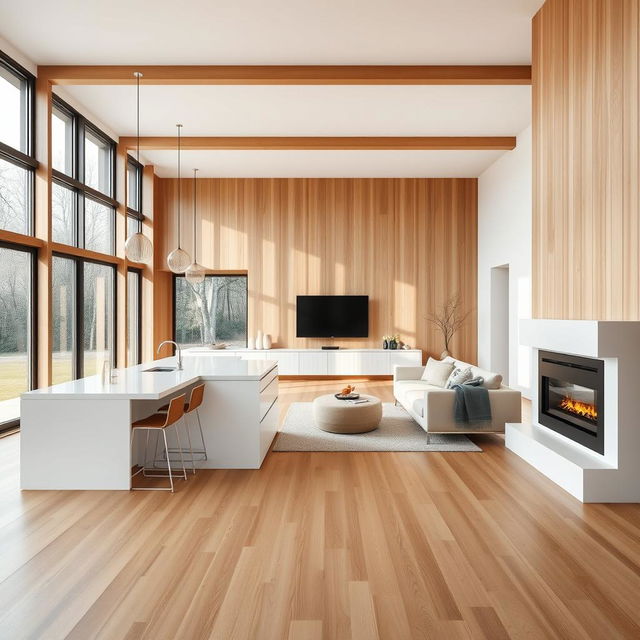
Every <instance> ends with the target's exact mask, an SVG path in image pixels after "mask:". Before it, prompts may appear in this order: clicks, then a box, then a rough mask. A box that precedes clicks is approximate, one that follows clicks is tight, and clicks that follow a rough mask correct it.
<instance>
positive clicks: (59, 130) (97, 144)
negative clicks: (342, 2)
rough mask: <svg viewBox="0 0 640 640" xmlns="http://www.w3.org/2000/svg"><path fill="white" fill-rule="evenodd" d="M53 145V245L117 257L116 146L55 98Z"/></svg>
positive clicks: (78, 114) (52, 120)
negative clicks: (57, 243)
mask: <svg viewBox="0 0 640 640" xmlns="http://www.w3.org/2000/svg"><path fill="white" fill-rule="evenodd" d="M51 143H52V152H51V153H52V166H53V172H52V173H53V185H52V196H51V199H52V239H53V241H54V242H59V243H62V244H67V245H71V246H75V247H80V248H82V249H87V250H89V251H95V252H97V253H104V254H108V255H113V254H114V252H115V209H116V206H117V204H118V203H117V202H116V200H115V198H114V196H115V180H114V175H115V142H114V141H113V140H111V139H110V138H109V137H108V136H107V135H106V134H104V133H102V132H101V131H100V130H99V129H98V128H97V127H95V126H94V125H93V124H91V123H90V122H89V121H88V120H86V119H85V118H84V117H83V116H82V115H81V114H80V113H78V112H77V111H75V110H74V109H73V108H72V107H70V106H69V105H68V104H66V103H65V102H63V101H62V100H60V99H59V98H57V97H56V98H55V99H54V104H53V113H52V117H51Z"/></svg>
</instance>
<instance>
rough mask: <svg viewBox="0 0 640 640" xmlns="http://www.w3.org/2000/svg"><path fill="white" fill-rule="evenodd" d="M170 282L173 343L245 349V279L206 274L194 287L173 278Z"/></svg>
mask: <svg viewBox="0 0 640 640" xmlns="http://www.w3.org/2000/svg"><path fill="white" fill-rule="evenodd" d="M174 283H175V284H174V324H173V326H174V327H175V340H176V342H178V343H180V344H186V345H195V344H210V343H213V342H226V343H227V344H230V345H234V346H242V347H246V346H247V276H245V275H207V276H206V277H205V280H204V282H203V283H202V284H197V285H192V284H190V283H189V282H188V281H187V279H186V278H185V277H184V276H176V277H175V279H174Z"/></svg>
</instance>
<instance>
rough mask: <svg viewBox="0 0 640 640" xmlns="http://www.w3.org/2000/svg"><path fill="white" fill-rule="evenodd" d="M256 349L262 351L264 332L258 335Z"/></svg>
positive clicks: (259, 332)
mask: <svg viewBox="0 0 640 640" xmlns="http://www.w3.org/2000/svg"><path fill="white" fill-rule="evenodd" d="M256 349H262V331H258V334H257V335H256Z"/></svg>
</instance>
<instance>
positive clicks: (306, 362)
mask: <svg viewBox="0 0 640 640" xmlns="http://www.w3.org/2000/svg"><path fill="white" fill-rule="evenodd" d="M327 367H328V362H327V354H326V353H322V352H319V351H310V352H308V353H305V352H304V351H301V352H300V369H299V372H300V373H299V375H301V376H326V375H327V374H328V368H327Z"/></svg>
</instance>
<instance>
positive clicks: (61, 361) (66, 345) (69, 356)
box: [51, 256, 76, 384]
mask: <svg viewBox="0 0 640 640" xmlns="http://www.w3.org/2000/svg"><path fill="white" fill-rule="evenodd" d="M51 286H52V293H53V295H52V312H53V313H52V325H53V326H52V329H53V349H52V351H53V354H52V356H53V357H52V366H53V370H52V380H51V383H52V384H58V383H60V382H66V381H67V380H73V379H74V378H75V377H76V366H75V351H76V349H75V344H76V338H75V336H76V321H75V319H76V261H75V260H73V259H71V258H64V257H62V256H53V260H52V285H51Z"/></svg>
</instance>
